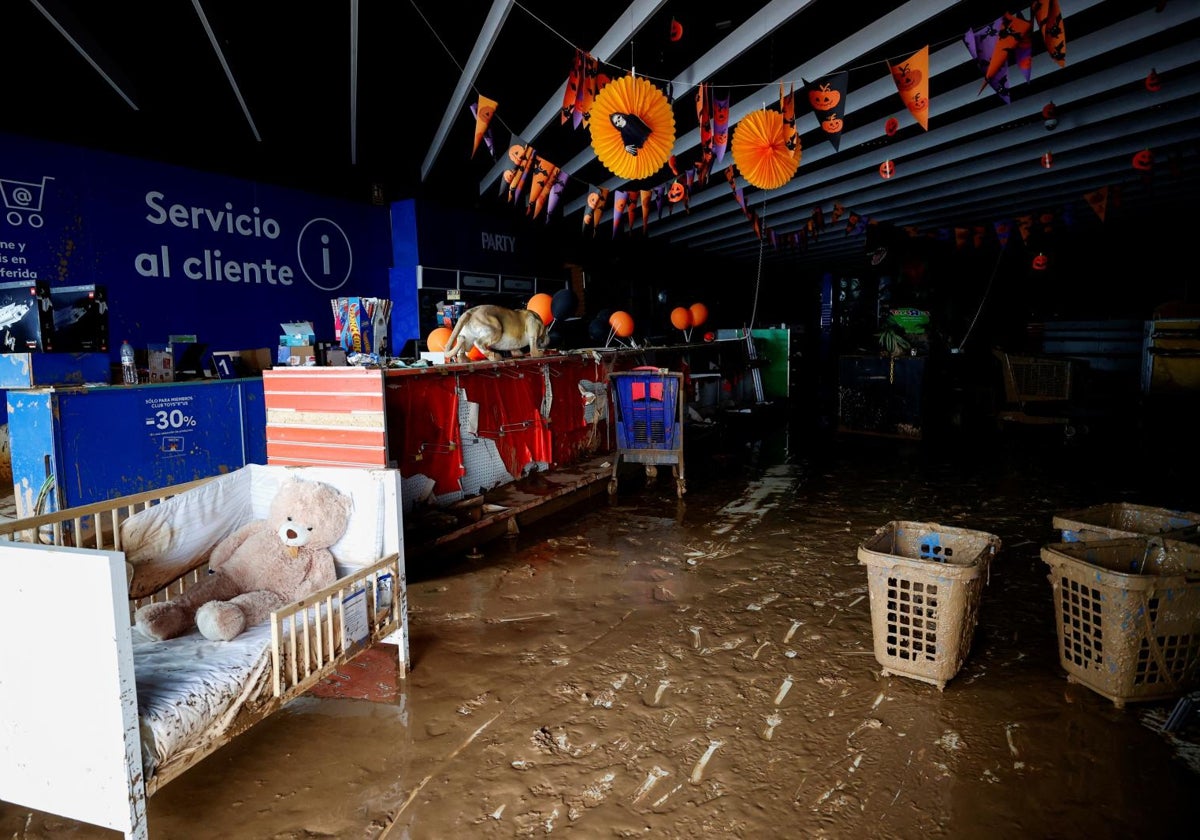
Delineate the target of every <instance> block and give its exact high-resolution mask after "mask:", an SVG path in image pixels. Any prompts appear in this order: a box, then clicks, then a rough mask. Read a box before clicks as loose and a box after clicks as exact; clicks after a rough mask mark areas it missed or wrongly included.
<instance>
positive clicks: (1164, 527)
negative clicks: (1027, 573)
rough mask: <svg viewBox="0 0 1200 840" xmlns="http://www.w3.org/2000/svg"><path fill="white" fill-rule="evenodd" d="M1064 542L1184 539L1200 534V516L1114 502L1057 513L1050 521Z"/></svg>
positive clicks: (1168, 509)
mask: <svg viewBox="0 0 1200 840" xmlns="http://www.w3.org/2000/svg"><path fill="white" fill-rule="evenodd" d="M1051 523H1052V524H1053V526H1054V529H1055V530H1057V531H1058V532H1059V536H1060V538H1061V539H1062V541H1063V542H1078V541H1080V540H1113V539H1122V538H1124V537H1151V536H1154V535H1155V534H1163V535H1169V536H1173V537H1177V538H1179V539H1185V538H1189V537H1192V536H1195V535H1197V534H1200V513H1191V512H1189V511H1186V510H1171V509H1170V508H1161V507H1150V506H1149V505H1137V504H1131V503H1129V502H1112V503H1109V504H1103V505H1093V506H1091V507H1088V508H1080V509H1078V510H1068V511H1063V512H1061V513H1056V514H1055V515H1054V518H1053V519H1052V520H1051Z"/></svg>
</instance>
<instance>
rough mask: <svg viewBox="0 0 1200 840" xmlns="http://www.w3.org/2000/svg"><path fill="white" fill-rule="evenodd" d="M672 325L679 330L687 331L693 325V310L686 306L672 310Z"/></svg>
mask: <svg viewBox="0 0 1200 840" xmlns="http://www.w3.org/2000/svg"><path fill="white" fill-rule="evenodd" d="M671 325H672V326H673V327H675V329H678V330H686V329H687V328H688V327H690V326H691V325H692V310H690V309H688V308H687V307H686V306H676V307H675V308H674V309H672V310H671Z"/></svg>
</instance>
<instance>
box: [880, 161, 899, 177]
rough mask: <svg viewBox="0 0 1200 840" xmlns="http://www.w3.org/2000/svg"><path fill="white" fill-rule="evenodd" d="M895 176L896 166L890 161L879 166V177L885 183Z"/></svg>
mask: <svg viewBox="0 0 1200 840" xmlns="http://www.w3.org/2000/svg"><path fill="white" fill-rule="evenodd" d="M895 174H896V164H895V163H893V162H892V161H890V160H885V161H884V162H883V163H881V164H879V177H880V178H882V179H883V180H885V181H886V180H887V179H888V178H891V177H892V176H893V175H895Z"/></svg>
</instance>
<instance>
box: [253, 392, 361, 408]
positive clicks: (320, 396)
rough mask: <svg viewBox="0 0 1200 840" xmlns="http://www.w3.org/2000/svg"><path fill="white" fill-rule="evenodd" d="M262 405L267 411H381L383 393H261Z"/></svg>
mask: <svg viewBox="0 0 1200 840" xmlns="http://www.w3.org/2000/svg"><path fill="white" fill-rule="evenodd" d="M263 404H264V405H265V406H266V408H267V410H268V411H270V410H271V409H273V408H284V409H291V410H293V411H324V412H342V413H347V414H348V413H350V412H351V411H383V392H382V391H376V392H374V393H369V394H367V393H357V394H356V393H345V392H326V393H320V392H311V391H310V392H307V393H293V392H289V393H280V392H278V391H276V392H274V393H272V392H270V391H264V392H263Z"/></svg>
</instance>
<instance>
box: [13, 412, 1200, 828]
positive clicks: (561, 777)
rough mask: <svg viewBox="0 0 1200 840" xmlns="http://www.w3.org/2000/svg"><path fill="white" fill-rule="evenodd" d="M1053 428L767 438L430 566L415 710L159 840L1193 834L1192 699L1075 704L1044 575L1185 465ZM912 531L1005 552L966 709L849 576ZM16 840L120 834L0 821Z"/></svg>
mask: <svg viewBox="0 0 1200 840" xmlns="http://www.w3.org/2000/svg"><path fill="white" fill-rule="evenodd" d="M1044 431H1045V430H1041V429H1037V430H1035V429H1021V430H1018V431H1017V433H1015V434H1006V435H1004V436H1002V437H994V436H989V437H987V438H985V439H983V440H979V439H973V440H970V441H965V440H964V441H951V442H947V443H945V444H938V445H934V444H932V443H924V444H920V443H912V442H902V441H895V440H886V439H878V438H867V437H842V438H835V437H832V436H828V435H824V434H820V433H814V432H812V431H809V430H803V429H800V428H797V427H796V426H789V425H788V424H786V423H783V422H774V421H772V422H767V423H764V424H762V425H761V426H755V425H752V424H751V425H747V426H746V427H744V428H741V429H735V430H731V431H729V432H727V433H724V434H721V435H714V436H713V438H712V439H711V440H709V441H706V442H704V444H703V445H695V446H689V447H688V448H687V450H686V455H685V465H686V472H687V478H688V482H687V487H688V492H687V494H686V496H685V498H684V500H683V501H682V502H680V501H679V500H678V499H677V498H676V495H675V492H674V484H673V483H672V482H671V480H670V476H669V469H664V470H662V471H660V476H659V477H658V480H657V482H656V483H655V484H654V485H653V486H651V487H645V486H643V479H642V476H641V474H640V472H639V468H638V467H636V466H632V465H631V466H630V467H629V469H628V472H625V473H623V475H622V481H621V486H620V489H619V492H618V494H617V496H616V497H615V499H612V500H608V499H607V498H605V497H600V500H599V501H597V500H595V499H593V500H591V501H589V502H588V503H586V504H585V505H583V506H580V507H577V508H573V509H572V510H570V511H569V512H568V513H567V514H564V515H559V516H556V517H554V518H553V519H550V520H545V521H543V522H541V523H539V524H538V525H537V526H536V528H533V529H528V530H527V531H525V532H523V533H521V534H519V535H517V536H515V537H510V538H504V539H501V540H499V541H497V542H493V543H490V544H488V545H486V546H484V547H483V548H482V550H481V551H480V552H479V556H471V557H463V556H459V557H446V558H443V559H442V560H441V561H440V562H438V563H426V564H424V566H423V567H422V568H419V569H410V580H409V603H410V609H411V618H410V627H411V633H412V641H411V647H412V656H413V660H414V668H413V671H412V672H411V674H410V675H409V677H408V679H407V680H406V681H405V682H403V683H400V684H397V683H395V682H392V683H391V684H381V685H378V686H376V688H377V689H378V691H377V694H379V695H383V696H388V695H390V696H391V697H392V699H390V700H388V701H386V702H369V701H366V700H359V699H333V698H330V697H325V698H305V699H303V700H301V701H299V702H297V703H294V704H293V705H292V706H290V707H288V708H287V709H286V710H285V711H283V712H281V713H279V714H277V715H276V716H275V717H273V718H272V719H270V720H268V721H266V722H265V723H263V724H261V725H260V726H258V727H257V728H256V729H255V730H253V731H251V732H249V733H247V734H246V735H244V736H243V737H241V738H239V739H238V740H236V741H235V742H234V743H232V744H231V745H229V746H227V747H225V748H223V749H222V750H221V751H220V752H218V753H216V754H215V755H213V756H211V757H210V758H208V759H206V760H205V761H204V762H202V763H201V764H200V765H198V766H197V767H195V768H194V769H192V770H190V771H189V772H188V773H186V774H185V775H184V776H182V777H181V778H180V779H178V780H176V781H174V782H172V783H171V784H169V785H168V786H166V787H165V788H164V789H163V790H162V791H160V792H159V793H157V794H156V795H155V796H153V797H152V798H151V799H150V800H149V803H148V812H149V824H150V831H151V836H152V837H154V838H199V837H236V838H301V837H304V838H309V837H338V838H384V837H386V838H393V840H399V838H414V840H415V839H416V838H421V839H422V840H424V839H425V838H430V840H447V839H448V838H472V837H480V838H502V837H542V836H571V837H589V838H591V837H597V838H610V837H655V838H694V837H700V836H703V837H741V838H766V837H797V838H810V837H833V838H842V837H844V838H909V837H912V838H917V837H921V838H926V837H951V838H959V837H972V838H976V837H978V838H1029V837H1037V838H1080V837H1097V838H1098V837H1154V838H1172V837H1194V836H1196V834H1197V831H1200V826H1198V825H1197V817H1196V808H1195V794H1196V792H1197V791H1200V746H1198V744H1200V720H1198V719H1197V718H1200V713H1193V714H1192V716H1191V717H1190V718H1188V720H1187V721H1186V722H1185V724H1184V726H1183V728H1182V729H1180V730H1178V731H1176V732H1175V733H1173V734H1172V733H1167V732H1164V731H1163V726H1162V725H1163V723H1164V721H1165V720H1166V717H1167V715H1168V714H1169V713H1170V712H1171V710H1172V708H1173V707H1174V705H1175V702H1174V701H1173V700H1168V701H1157V702H1147V703H1131V704H1128V705H1126V706H1125V707H1124V708H1118V707H1117V706H1116V705H1114V703H1112V702H1111V701H1109V700H1108V699H1105V698H1104V697H1101V696H1100V695H1098V694H1096V693H1095V692H1093V691H1091V690H1090V689H1088V688H1086V687H1084V686H1081V685H1077V684H1073V683H1070V682H1069V681H1068V680H1067V679H1066V676H1065V672H1064V671H1063V670H1062V668H1061V667H1060V664H1059V659H1058V652H1057V640H1056V635H1055V625H1054V620H1055V615H1054V606H1053V601H1052V598H1051V588H1050V584H1049V582H1048V580H1047V566H1046V564H1045V563H1043V562H1042V560H1041V558H1040V547H1041V546H1042V545H1043V544H1045V543H1048V542H1052V541H1054V539H1055V538H1056V537H1057V532H1055V531H1054V530H1053V529H1052V527H1051V518H1052V516H1053V515H1054V514H1055V513H1056V512H1060V511H1065V510H1070V509H1074V508H1079V507H1084V506H1088V505H1092V504H1100V503H1107V502H1117V501H1129V502H1136V503H1140V504H1147V505H1155V506H1163V507H1171V508H1176V509H1186V510H1200V487H1198V486H1197V484H1196V482H1195V480H1194V475H1195V473H1194V472H1192V466H1193V465H1192V464H1191V463H1189V462H1188V461H1187V459H1186V458H1181V457H1180V456H1181V454H1182V453H1181V452H1180V451H1179V450H1178V449H1177V448H1176V449H1172V447H1171V439H1170V438H1163V437H1162V436H1155V435H1144V436H1143V437H1141V438H1139V439H1138V440H1134V439H1132V438H1130V437H1126V436H1123V435H1114V436H1111V437H1107V438H1106V437H1098V438H1095V439H1093V440H1090V441H1087V442H1084V443H1078V442H1076V443H1074V444H1072V445H1070V446H1066V445H1063V443H1062V442H1061V440H1059V439H1058V438H1057V437H1056V436H1055V435H1054V434H1053V433H1051V434H1042V432H1044ZM1189 475H1190V476H1192V477H1191V478H1188V476H1189ZM899 520H917V521H936V522H940V523H942V524H946V525H952V526H955V527H960V528H968V529H973V530H982V531H986V532H989V533H992V534H995V535H997V536H998V537H1000V539H1001V540H1002V548H1001V550H1000V553H999V554H998V555H997V557H996V559H995V560H994V562H993V563H992V567H991V573H990V577H989V579H988V580H987V583H986V585H985V586H984V588H983V591H982V595H981V597H980V600H979V615H978V623H977V629H976V632H975V636H974V643H973V645H972V646H971V648H970V651H969V655H968V656H967V659H966V661H965V663H964V664H963V666H962V668H961V670H960V671H959V672H958V673H957V675H956V676H954V677H953V678H952V679H951V680H950V681H949V682H948V683H947V685H946V686H945V689H944V690H943V691H939V690H938V688H937V687H936V686H934V685H930V684H928V683H925V682H921V681H918V680H914V679H911V678H907V677H903V676H881V673H880V672H881V667H880V664H879V662H877V661H876V658H875V655H874V652H873V641H872V629H871V610H872V606H871V600H870V597H869V592H868V580H867V569H866V567H865V566H864V565H862V564H860V563H859V561H858V558H857V549H858V547H859V545H860V544H861V543H862V542H863V541H864V540H865V539H867V538H868V537H870V536H871V535H872V534H873V533H874V532H875V531H876V529H877V528H879V527H881V526H885V525H886V523H888V522H889V521H899ZM350 667H353V666H350ZM379 673H380V674H383V675H384V676H383V677H380V679H382V680H383V682H384V683H387V671H386V669H384V670H381V671H379ZM333 693H336V692H333ZM80 702H81V703H82V702H86V692H85V691H81V694H80ZM0 836H4V837H12V838H35V837H78V838H92V837H113V836H115V835H114V834H113V833H112V832H105V831H102V830H98V829H96V828H94V827H90V826H84V825H81V824H78V823H74V822H71V821H69V820H64V819H62V818H59V817H55V816H51V815H47V814H42V813H30V812H29V810H28V809H25V808H20V807H16V806H12V805H7V804H2V803H0Z"/></svg>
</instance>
